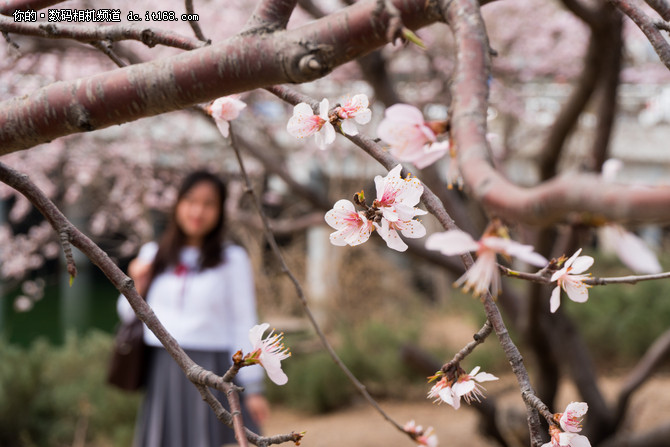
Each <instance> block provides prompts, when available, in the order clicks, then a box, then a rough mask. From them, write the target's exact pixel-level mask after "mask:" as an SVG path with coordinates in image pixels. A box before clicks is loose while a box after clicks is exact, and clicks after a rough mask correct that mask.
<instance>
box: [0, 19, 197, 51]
mask: <svg viewBox="0 0 670 447" xmlns="http://www.w3.org/2000/svg"><path fill="white" fill-rule="evenodd" d="M0 31H4V32H8V33H14V34H21V35H24V36H35V37H44V38H48V39H73V40H76V41H79V42H84V43H92V42H96V41H101V40H104V41H109V42H118V41H121V40H137V41H139V42H142V43H144V44H145V45H146V46H148V47H154V46H156V45H164V46H168V47H174V48H180V49H182V50H192V49H195V48H200V47H203V46H205V45H206V44H205V43H203V42H200V41H198V40H195V39H191V38H190V37H186V36H182V35H181V34H179V33H175V32H173V31H168V30H159V29H152V28H147V27H142V26H136V25H109V26H88V25H70V24H67V23H50V22H47V23H45V22H14V21H13V20H12V19H7V18H5V17H0Z"/></svg>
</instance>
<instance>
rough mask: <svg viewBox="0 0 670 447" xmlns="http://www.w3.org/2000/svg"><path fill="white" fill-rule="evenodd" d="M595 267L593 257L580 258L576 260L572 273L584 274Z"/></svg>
mask: <svg viewBox="0 0 670 447" xmlns="http://www.w3.org/2000/svg"><path fill="white" fill-rule="evenodd" d="M592 265H593V258H592V257H591V256H580V257H578V258H577V259H575V262H574V263H573V264H572V269H571V270H570V273H571V274H573V275H576V274H578V273H584V272H585V271H587V270H588V269H589V268H590V267H591V266H592Z"/></svg>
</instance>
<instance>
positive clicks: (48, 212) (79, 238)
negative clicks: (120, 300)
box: [0, 163, 295, 445]
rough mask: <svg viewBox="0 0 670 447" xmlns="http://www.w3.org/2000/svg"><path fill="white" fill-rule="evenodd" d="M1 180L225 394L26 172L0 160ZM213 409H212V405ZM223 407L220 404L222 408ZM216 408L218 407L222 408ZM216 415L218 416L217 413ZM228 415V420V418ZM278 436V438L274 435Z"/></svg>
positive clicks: (185, 365) (183, 364)
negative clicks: (15, 191)
mask: <svg viewBox="0 0 670 447" xmlns="http://www.w3.org/2000/svg"><path fill="white" fill-rule="evenodd" d="M0 181H2V182H3V183H5V184H7V185H8V186H10V187H12V188H14V189H15V190H17V191H19V192H20V193H21V194H23V195H24V196H25V197H26V198H27V199H28V200H29V201H30V202H31V203H32V204H33V206H35V208H37V210H38V211H39V212H40V213H41V214H42V215H43V216H44V217H45V219H46V220H47V221H48V222H49V224H50V225H51V226H52V227H53V228H54V230H56V232H57V233H59V234H64V233H65V234H68V235H69V241H70V243H71V244H72V245H74V246H75V247H77V248H78V249H79V250H80V251H81V252H82V253H83V254H84V255H86V256H87V257H88V258H89V259H90V260H91V261H92V262H93V263H94V264H95V265H97V266H98V267H99V268H100V270H101V271H102V272H103V273H104V274H105V276H107V278H108V279H109V280H110V282H111V283H112V284H113V285H114V287H116V289H117V290H119V292H121V293H122V294H123V295H124V296H125V297H126V298H127V299H128V302H129V303H130V305H131V307H132V308H133V310H134V311H135V314H136V315H137V317H138V318H139V319H140V320H141V321H142V322H143V323H144V324H145V325H146V326H147V327H148V328H149V330H151V332H153V333H154V334H155V335H156V337H157V338H158V339H159V340H160V341H161V343H162V344H163V346H164V347H165V349H166V350H167V352H168V353H169V354H170V355H171V356H172V358H173V359H174V360H175V361H176V362H177V364H178V365H179V367H180V368H181V369H182V371H183V372H184V374H185V375H186V377H187V378H188V379H189V380H190V381H191V382H193V383H194V384H195V385H198V384H199V385H203V386H207V387H211V388H215V389H217V390H219V391H222V392H224V393H226V392H227V391H228V390H229V389H230V388H231V387H232V386H233V385H232V384H229V383H226V382H224V381H223V380H222V379H221V377H219V376H217V375H216V374H214V373H212V372H211V371H207V370H206V369H204V368H202V367H201V366H199V365H197V364H196V363H195V362H193V360H191V359H190V358H189V357H188V355H186V353H185V352H184V350H183V349H182V348H181V347H180V346H179V344H178V343H177V341H176V340H175V339H174V337H172V335H170V333H169V332H168V331H167V329H165V327H164V326H163V324H162V323H161V322H160V321H159V320H158V318H157V317H156V314H155V313H154V312H153V310H152V309H151V307H150V306H149V305H148V304H147V302H146V301H145V300H144V299H143V298H142V297H141V296H140V294H139V293H138V292H137V289H135V286H134V284H133V280H132V279H131V278H129V277H128V276H126V275H125V274H124V273H123V272H122V271H121V269H119V268H118V267H117V266H116V264H114V262H113V261H112V260H111V259H110V258H109V256H108V255H107V253H105V252H104V251H103V250H102V249H100V247H98V246H97V245H96V244H95V243H93V241H91V240H90V239H89V238H88V237H86V235H84V234H83V233H82V232H81V231H79V230H78V229H77V228H76V227H75V226H74V225H72V223H70V221H68V219H67V218H66V217H65V216H64V215H63V213H61V212H60V210H59V209H58V208H57V207H56V205H54V203H53V202H52V201H51V200H49V198H47V197H46V196H45V195H44V193H42V191H40V189H39V188H37V186H35V184H34V183H33V182H31V181H30V179H29V178H28V176H27V175H24V174H21V173H19V172H17V171H15V170H14V169H12V168H10V167H9V166H7V165H5V164H4V163H0ZM213 409H215V408H213ZM221 409H222V407H221ZM221 409H219V410H221ZM223 412H224V413H222V414H223V416H222V417H223V418H224V419H226V420H230V421H232V416H231V415H230V414H228V415H227V416H225V409H223ZM217 417H219V416H218V415H217ZM228 418H230V419H228ZM282 436H288V438H287V439H285V440H284V441H281V442H286V441H291V440H293V436H295V435H293V434H292V435H282ZM247 438H248V439H249V440H250V441H251V442H253V443H254V444H257V445H260V444H259V442H265V444H263V445H268V443H267V442H266V441H267V440H268V439H271V438H264V437H261V436H258V435H256V434H254V433H252V432H250V431H247ZM277 439H279V437H277Z"/></svg>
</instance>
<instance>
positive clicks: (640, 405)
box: [264, 373, 670, 447]
mask: <svg viewBox="0 0 670 447" xmlns="http://www.w3.org/2000/svg"><path fill="white" fill-rule="evenodd" d="M621 383H622V379H621V378H609V379H604V380H603V391H604V393H605V395H606V397H607V398H608V399H609V402H611V401H612V399H613V397H614V396H615V395H616V393H617V390H618V389H619V387H620V385H621ZM487 385H488V384H487ZM513 385H514V379H513V378H512V377H504V378H503V379H502V380H500V381H499V383H496V384H495V385H491V386H488V387H487V388H488V389H489V392H490V393H495V394H497V395H499V396H500V404H501V407H502V408H503V409H508V411H509V408H512V407H513V408H519V405H520V404H521V402H520V399H517V398H516V396H515V395H514V394H513ZM577 398H578V397H577V395H576V393H575V391H574V389H573V388H571V387H568V386H564V387H562V388H561V393H560V394H559V401H560V402H561V403H562V405H565V404H567V403H569V402H570V401H572V400H575V399H577ZM381 405H382V407H383V408H384V410H385V411H387V412H388V413H389V414H390V415H391V417H393V418H395V419H396V420H397V421H398V422H399V423H401V424H404V423H405V422H407V421H409V420H411V419H414V420H415V421H416V422H417V423H418V424H421V425H423V426H424V427H426V426H433V427H434V428H435V431H436V433H437V436H438V438H439V440H440V445H449V446H468V447H494V446H496V445H497V444H495V443H493V442H489V441H487V440H486V439H485V438H483V437H482V436H480V435H478V434H477V414H476V413H475V411H473V410H472V409H470V408H467V406H464V407H462V408H461V409H460V410H458V411H456V410H454V409H452V408H451V407H449V406H447V405H435V404H431V403H430V402H429V401H427V400H422V401H411V402H397V401H385V402H381ZM558 411H560V410H558ZM587 417H588V415H587ZM669 422H670V374H668V373H665V374H660V375H657V376H656V377H654V378H653V379H652V380H650V381H649V382H648V383H646V384H645V385H644V386H643V387H642V388H641V389H640V391H639V392H638V393H637V394H636V396H635V398H634V399H633V401H632V404H631V408H630V411H629V418H628V420H626V422H625V426H624V427H623V430H624V431H631V430H632V431H639V430H645V429H649V428H652V427H655V426H658V425H660V424H667V423H669ZM264 431H265V433H266V434H267V435H273V434H280V433H289V432H291V431H306V432H307V434H306V436H305V438H304V441H303V442H302V443H301V446H304V447H335V446H338V447H339V446H357V447H379V446H412V445H414V444H413V443H412V442H411V441H410V440H409V439H408V438H407V437H406V436H405V435H403V434H402V433H400V432H398V431H397V430H395V429H393V428H392V427H391V425H390V424H388V423H387V422H386V421H385V420H384V419H382V417H381V416H380V415H379V414H378V413H377V412H376V411H375V410H374V409H372V408H371V407H370V406H369V405H367V404H365V403H364V402H362V401H361V402H359V403H357V404H355V405H353V406H351V407H349V408H347V409H344V410H340V411H337V412H333V413H329V414H325V415H316V416H315V415H306V414H301V413H299V412H296V411H294V410H288V409H285V408H282V407H280V406H275V407H274V408H273V413H272V417H271V418H270V421H269V423H268V424H267V425H266V427H265V428H264Z"/></svg>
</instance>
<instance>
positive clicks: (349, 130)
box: [341, 119, 358, 136]
mask: <svg viewBox="0 0 670 447" xmlns="http://www.w3.org/2000/svg"><path fill="white" fill-rule="evenodd" d="M341 126H342V132H343V133H345V134H347V135H351V136H354V135H358V128H357V127H356V124H354V122H353V121H352V120H350V119H347V120H343V121H342V123H341Z"/></svg>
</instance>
